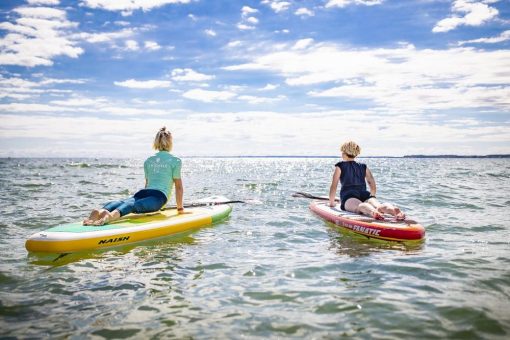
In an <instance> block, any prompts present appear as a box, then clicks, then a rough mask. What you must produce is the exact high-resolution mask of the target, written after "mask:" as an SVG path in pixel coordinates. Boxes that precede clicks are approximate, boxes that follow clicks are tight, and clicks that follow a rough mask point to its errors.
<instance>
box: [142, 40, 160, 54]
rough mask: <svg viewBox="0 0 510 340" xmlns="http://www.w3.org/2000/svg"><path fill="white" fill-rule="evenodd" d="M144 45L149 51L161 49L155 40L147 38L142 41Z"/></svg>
mask: <svg viewBox="0 0 510 340" xmlns="http://www.w3.org/2000/svg"><path fill="white" fill-rule="evenodd" d="M144 47H145V48H146V49H147V50H149V51H157V50H159V49H161V46H160V45H159V44H158V43H157V42H155V41H149V40H148V41H146V42H145V43H144Z"/></svg>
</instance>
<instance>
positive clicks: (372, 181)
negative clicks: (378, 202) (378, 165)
mask: <svg viewBox="0 0 510 340" xmlns="http://www.w3.org/2000/svg"><path fill="white" fill-rule="evenodd" d="M365 179H366V181H367V183H368V187H369V188H370V196H374V197H375V194H376V193H377V186H376V185H375V178H374V176H373V175H372V172H371V171H370V169H368V168H367V172H366V174H365Z"/></svg>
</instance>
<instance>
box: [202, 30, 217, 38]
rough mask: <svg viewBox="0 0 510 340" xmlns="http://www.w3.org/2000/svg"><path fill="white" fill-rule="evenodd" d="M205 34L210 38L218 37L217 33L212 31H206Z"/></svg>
mask: <svg viewBox="0 0 510 340" xmlns="http://www.w3.org/2000/svg"><path fill="white" fill-rule="evenodd" d="M204 33H205V34H206V35H208V36H210V37H215V36H216V32H215V31H214V30H212V29H207V30H205V31H204Z"/></svg>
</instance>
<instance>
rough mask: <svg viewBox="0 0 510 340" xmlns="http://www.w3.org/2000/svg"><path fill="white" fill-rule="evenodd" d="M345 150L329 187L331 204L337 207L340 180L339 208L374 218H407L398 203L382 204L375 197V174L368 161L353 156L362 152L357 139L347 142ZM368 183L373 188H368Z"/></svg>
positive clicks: (343, 146)
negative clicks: (385, 216)
mask: <svg viewBox="0 0 510 340" xmlns="http://www.w3.org/2000/svg"><path fill="white" fill-rule="evenodd" d="M340 150H341V151H342V159H343V161H341V162H338V163H337V164H335V172H334V173H333V180H332V182H331V187H330V189H329V205H330V206H331V207H334V206H336V202H335V196H336V189H337V187H338V182H340V184H341V186H342V187H341V189H340V202H341V204H340V209H342V210H347V211H350V212H354V213H357V214H360V213H361V214H364V215H368V216H371V217H373V218H375V219H378V220H382V219H384V217H383V214H385V213H386V214H391V215H393V216H395V218H396V219H397V220H403V219H405V214H404V213H403V212H402V211H401V210H400V209H399V208H398V207H396V206H394V205H392V204H389V203H384V204H381V203H380V202H379V201H378V200H377V199H376V197H375V194H376V191H377V187H376V184H375V179H374V176H372V172H371V171H370V170H369V169H368V167H367V165H366V164H363V163H358V162H356V161H355V160H354V159H355V158H356V157H357V156H358V155H359V154H360V152H361V148H360V147H359V145H358V144H356V143H355V142H352V141H351V142H346V143H344V144H343V145H342V146H341V148H340ZM366 183H368V186H369V189H370V191H368V190H367V185H366Z"/></svg>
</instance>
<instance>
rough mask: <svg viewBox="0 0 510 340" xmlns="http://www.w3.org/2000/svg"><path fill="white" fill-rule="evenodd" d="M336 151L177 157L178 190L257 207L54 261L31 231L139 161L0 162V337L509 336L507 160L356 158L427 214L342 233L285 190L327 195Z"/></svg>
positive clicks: (388, 193)
mask: <svg viewBox="0 0 510 340" xmlns="http://www.w3.org/2000/svg"><path fill="white" fill-rule="evenodd" d="M337 161H338V160H337V159H334V158H184V159H183V172H182V178H183V183H184V188H185V201H186V202H193V201H195V200H197V199H200V198H203V197H207V196H211V195H223V196H226V197H228V198H230V199H235V200H243V199H256V200H259V201H260V202H261V204H235V205H234V206H233V208H234V209H233V212H232V214H231V216H230V217H229V218H228V219H227V220H225V221H223V222H221V223H219V224H216V225H214V226H212V227H206V228H202V229H198V230H196V231H194V232H188V233H186V234H182V235H179V236H173V237H166V238H163V239H159V240H156V241H151V242H146V243H142V244H139V245H136V246H135V245H133V246H124V247H120V248H113V249H110V250H106V251H96V252H87V253H82V254H72V255H68V256H65V257H63V258H61V259H58V260H56V261H54V262H53V260H52V259H41V258H39V257H34V256H33V255H29V254H28V253H27V251H26V250H25V247H24V242H25V240H26V238H27V237H28V236H29V235H30V234H32V233H35V232H37V231H40V230H43V229H46V228H48V227H51V226H54V225H57V224H61V223H66V222H71V221H75V220H80V219H83V218H84V217H85V216H86V215H87V214H88V212H89V211H90V210H91V209H92V208H94V207H97V206H99V205H100V204H102V203H104V202H106V201H109V200H114V199H119V198H122V197H126V196H128V195H131V194H133V193H134V192H136V190H138V189H140V188H141V187H142V186H143V182H144V178H143V167H142V165H143V160H142V159H137V160H127V159H125V160H119V159H2V160H0V173H1V176H0V190H1V191H0V193H1V195H0V202H1V204H0V216H1V219H0V232H1V237H0V252H1V257H0V336H1V337H17V338H40V337H44V338H71V339H80V338H93V337H96V338H134V339H140V338H236V339H237V338H318V339H322V338H339V337H343V336H347V337H349V336H353V337H355V338H386V339H397V338H407V339H415V338H427V339H430V338H476V339H478V338H486V339H497V338H500V339H508V337H509V334H510V210H509V209H510V160H508V159H412V158H369V159H362V161H364V162H366V163H367V164H368V166H369V168H370V169H371V170H372V172H373V174H374V176H375V178H376V181H377V186H378V191H377V196H378V198H380V199H381V200H383V201H389V202H393V203H395V204H397V205H399V206H400V207H401V208H402V209H403V210H404V211H405V212H406V213H407V215H408V216H409V217H411V218H413V219H416V220H418V221H419V222H420V223H421V224H423V225H424V226H425V227H426V239H425V241H424V242H422V243H419V244H413V245H405V244H399V243H388V242H375V241H372V240H369V239H366V238H364V237H361V236H358V235H353V234H351V233H346V232H343V231H341V230H339V229H338V228H337V227H335V226H334V225H332V224H329V223H326V222H324V221H323V220H321V219H320V218H318V217H317V216H315V215H313V214H312V213H311V212H310V211H309V209H308V205H309V203H310V200H308V199H303V198H294V197H292V193H293V192H295V191H303V192H308V193H311V194H315V195H327V193H328V191H329V185H330V181H331V177H332V174H333V170H334V164H335V163H336V162H337ZM172 201H173V200H172ZM171 203H173V202H171Z"/></svg>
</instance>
